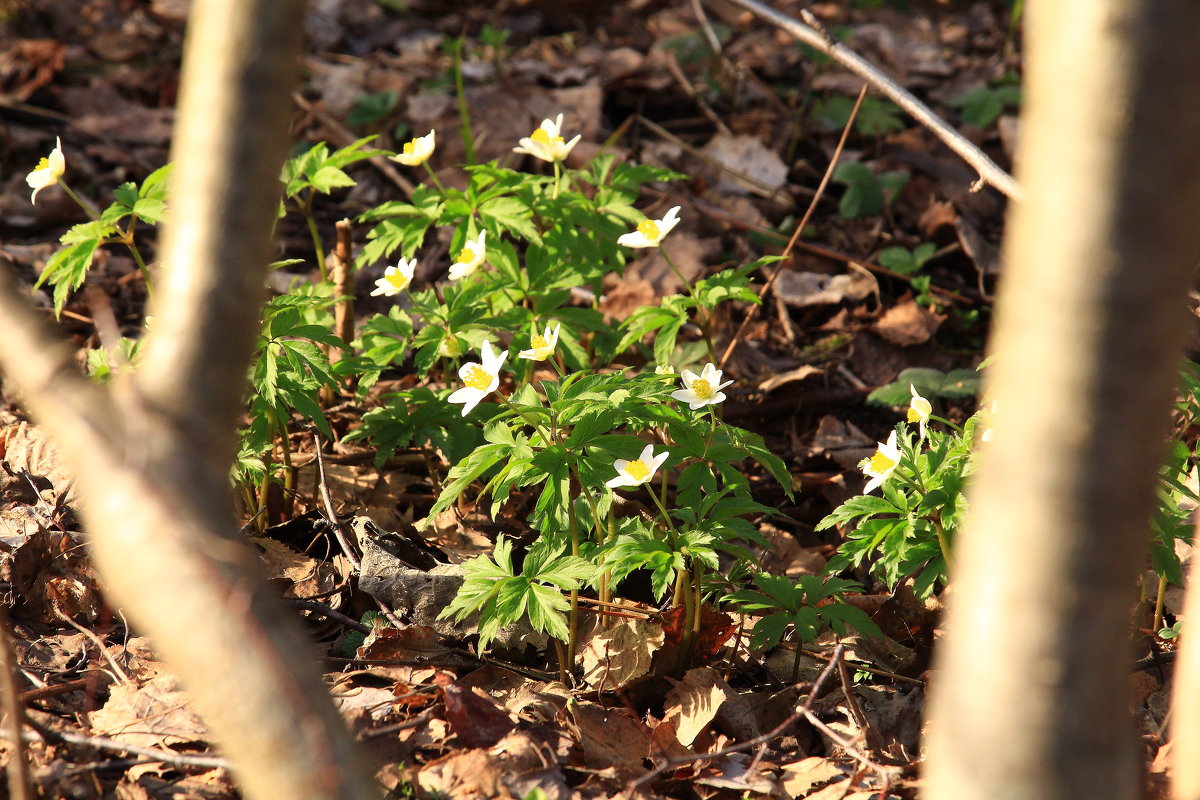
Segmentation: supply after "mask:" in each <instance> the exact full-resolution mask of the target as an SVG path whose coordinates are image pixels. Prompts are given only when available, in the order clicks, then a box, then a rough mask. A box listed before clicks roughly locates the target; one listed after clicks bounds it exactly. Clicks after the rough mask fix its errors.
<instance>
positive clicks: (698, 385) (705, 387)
mask: <svg viewBox="0 0 1200 800" xmlns="http://www.w3.org/2000/svg"><path fill="white" fill-rule="evenodd" d="M692 394H694V395H696V397H699V398H700V399H701V400H708V399H709V398H711V397H712V396H713V388H712V384H711V383H709V382H708V381H706V380H704V378H696V380H694V381H692Z"/></svg>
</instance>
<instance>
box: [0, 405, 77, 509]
mask: <svg viewBox="0 0 1200 800" xmlns="http://www.w3.org/2000/svg"><path fill="white" fill-rule="evenodd" d="M0 439H2V440H3V442H4V446H3V455H2V456H0V457H2V458H3V459H4V463H6V464H7V465H8V467H9V469H10V470H11V472H12V473H13V474H14V475H19V474H20V473H21V470H26V471H28V472H29V474H30V475H33V476H35V477H38V476H41V477H44V478H46V479H47V480H49V481H50V483H51V485H52V486H53V487H54V489H55V491H57V492H59V493H62V492H65V491H66V490H67V488H68V487H69V486H70V483H71V480H70V474H69V473H68V472H67V468H66V465H65V464H64V463H63V460H62V456H60V455H59V452H58V445H56V444H55V443H54V442H53V441H52V440H51V439H50V437H49V436H48V435H47V434H45V433H43V432H42V430H41V428H38V427H36V426H34V425H30V424H29V423H28V422H24V421H21V422H17V423H16V424H15V425H9V426H7V427H5V428H3V429H0Z"/></svg>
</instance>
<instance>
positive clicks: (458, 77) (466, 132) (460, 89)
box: [443, 36, 475, 196]
mask: <svg viewBox="0 0 1200 800" xmlns="http://www.w3.org/2000/svg"><path fill="white" fill-rule="evenodd" d="M464 38H465V37H462V36H459V37H458V38H457V39H455V40H454V96H455V99H456V100H457V101H458V119H459V122H460V123H461V125H462V127H461V131H460V134H461V136H462V141H463V150H464V151H465V154H466V162H467V164H472V165H473V164H474V163H475V135H474V133H472V131H471V113H470V110H469V109H468V108H467V92H466V89H465V88H464V86H463V74H462V51H463V41H464ZM443 196H444V195H443Z"/></svg>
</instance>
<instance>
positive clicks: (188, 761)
mask: <svg viewBox="0 0 1200 800" xmlns="http://www.w3.org/2000/svg"><path fill="white" fill-rule="evenodd" d="M29 725H30V726H31V727H33V728H35V730H32V731H22V733H21V738H22V739H23V740H24V741H26V742H50V743H52V744H63V743H69V744H78V745H84V746H86V747H94V748H96V749H97V750H109V751H112V752H117V753H133V754H134V755H139V756H145V757H147V758H149V759H151V760H153V761H161V762H162V763H164V764H172V765H174V766H180V767H204V768H205V769H230V768H232V766H233V764H232V762H230V761H229V759H226V758H221V757H220V756H203V755H197V754H193V753H177V752H175V751H174V750H160V749H158V748H156V747H141V746H139V745H136V744H125V743H124V742H118V741H116V740H114V739H107V738H105V737H103V736H84V735H83V734H81V733H71V732H70V731H56V730H53V729H51V728H47V727H45V726H44V725H37V724H35V723H33V722H32V721H30V722H29ZM0 737H3V738H5V739H9V738H10V734H9V732H8V731H7V730H2V729H0Z"/></svg>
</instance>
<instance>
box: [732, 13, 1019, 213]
mask: <svg viewBox="0 0 1200 800" xmlns="http://www.w3.org/2000/svg"><path fill="white" fill-rule="evenodd" d="M732 2H734V3H736V4H737V5H739V6H741V7H742V8H745V9H747V10H749V11H751V12H753V13H754V14H756V15H758V16H759V17H761V18H762V19H765V20H767V21H768V22H770V23H772V24H774V25H776V26H778V27H780V28H782V29H783V30H785V31H787V32H788V33H790V34H791V35H792V36H795V37H796V38H797V39H799V40H800V41H801V42H803V43H804V44H806V45H808V46H809V47H812V48H813V49H815V50H819V51H820V52H822V53H824V54H825V55H827V56H829V57H830V58H832V59H834V60H835V61H837V62H838V63H839V64H841V65H842V66H843V67H845V68H846V69H848V70H850V71H851V72H853V73H854V74H855V75H857V76H859V77H860V78H862V79H863V80H865V81H867V82H868V83H870V84H871V85H872V86H874V87H875V88H876V89H878V90H879V91H880V92H882V93H883V94H884V95H886V96H887V98H888V99H889V100H891V101H892V102H894V103H895V104H896V105H898V106H900V107H901V108H902V109H904V110H905V111H906V112H908V114H909V115H911V116H912V117H913V119H915V120H916V121H917V122H919V123H921V124H922V125H924V126H925V127H926V128H928V129H929V130H931V131H933V133H934V135H936V136H937V137H938V138H939V139H941V140H942V141H943V142H945V144H946V146H947V147H949V148H950V149H951V150H953V151H954V152H955V153H957V154H958V156H959V157H960V158H962V160H963V161H966V162H967V163H968V164H970V165H971V166H972V167H974V168H975V171H976V172H978V173H979V179H980V181H981V182H983V183H990V184H991V185H992V186H994V187H996V189H997V190H999V191H1000V192H1002V193H1004V194H1005V195H1007V196H1008V197H1010V198H1012V199H1013V200H1020V199H1021V198H1022V197H1023V196H1024V192H1023V190H1022V189H1021V185H1020V184H1019V183H1017V181H1016V179H1015V178H1013V177H1012V176H1011V175H1009V174H1008V173H1007V172H1005V171H1004V170H1003V169H1001V168H1000V166H999V165H998V164H996V162H995V161H992V159H990V158H988V156H987V154H986V153H984V152H983V151H982V150H980V149H979V148H978V147H976V146H975V145H974V144H972V143H971V142H970V141H969V140H968V139H967V138H966V137H964V136H963V135H962V134H961V133H959V132H958V131H956V130H955V129H954V128H952V127H951V126H950V125H949V124H947V123H946V122H945V120H943V119H942V118H941V117H939V116H938V115H937V114H935V113H934V112H933V110H932V109H931V108H929V106H927V105H925V104H924V103H922V102H921V101H920V100H918V99H917V98H916V97H914V96H913V95H912V94H910V93H909V91H908V90H907V89H905V88H904V87H903V86H901V85H900V84H898V83H896V82H895V81H894V80H892V79H891V78H890V77H889V76H888V75H886V74H884V73H883V72H882V71H880V70H879V69H878V68H877V67H876V66H875V65H873V64H871V62H869V61H867V60H866V59H864V58H863V57H862V56H860V55H859V54H858V53H856V52H854V51H853V50H851V49H850V48H849V47H847V46H846V45H844V44H842V43H841V42H839V41H837V40H836V39H834V38H833V37H832V36H830V35H829V34H828V33H827V32H826V31H825V28H824V26H823V25H821V23H820V21H819V20H818V19H817V18H816V17H815V16H813V15H812V13H811V12H809V11H808V10H803V11H801V12H800V13H801V15H802V16H803V17H804V21H805V22H807V23H808V24H807V25H805V24H804V23H801V22H798V21H796V20H794V19H792V18H791V17H789V16H788V15H786V14H783V13H781V12H779V11H776V10H775V9H773V8H771V7H770V6H766V5H763V4H762V3H760V2H758V0H732Z"/></svg>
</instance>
